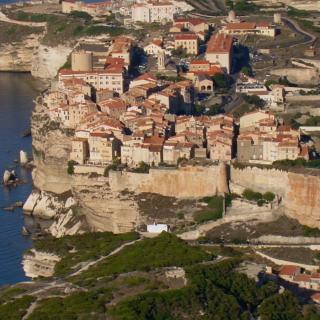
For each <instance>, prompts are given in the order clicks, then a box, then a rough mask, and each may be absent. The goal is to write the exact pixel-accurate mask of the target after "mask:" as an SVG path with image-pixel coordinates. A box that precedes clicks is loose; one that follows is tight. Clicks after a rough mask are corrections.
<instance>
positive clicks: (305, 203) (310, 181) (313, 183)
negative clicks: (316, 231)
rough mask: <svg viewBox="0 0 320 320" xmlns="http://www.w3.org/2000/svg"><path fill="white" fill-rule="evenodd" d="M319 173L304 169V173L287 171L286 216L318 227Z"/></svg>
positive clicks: (319, 223)
mask: <svg viewBox="0 0 320 320" xmlns="http://www.w3.org/2000/svg"><path fill="white" fill-rule="evenodd" d="M319 174H320V173H317V172H316V171H313V172H312V171H311V170H310V171H309V170H306V171H305V174H303V173H296V172H289V173H288V185H287V194H286V197H285V199H284V201H285V207H286V213H287V215H288V216H290V217H292V218H295V219H297V220H299V221H300V222H301V223H302V224H305V225H308V226H310V227H317V228H320V175H319Z"/></svg>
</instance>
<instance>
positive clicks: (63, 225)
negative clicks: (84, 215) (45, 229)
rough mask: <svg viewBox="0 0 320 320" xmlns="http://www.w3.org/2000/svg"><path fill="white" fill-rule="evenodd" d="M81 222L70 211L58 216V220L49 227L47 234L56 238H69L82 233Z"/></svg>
mask: <svg viewBox="0 0 320 320" xmlns="http://www.w3.org/2000/svg"><path fill="white" fill-rule="evenodd" d="M82 227H83V225H82V221H80V220H77V219H76V218H75V217H74V214H73V211H72V210H71V209H70V210H69V211H68V212H67V213H66V214H60V215H59V217H58V219H57V220H56V221H55V222H54V223H53V224H52V225H51V226H50V228H49V232H50V233H51V234H52V235H53V236H54V237H56V238H61V237H64V236H71V235H74V234H78V233H83V231H82Z"/></svg>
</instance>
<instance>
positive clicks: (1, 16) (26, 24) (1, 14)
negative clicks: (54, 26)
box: [0, 11, 47, 29]
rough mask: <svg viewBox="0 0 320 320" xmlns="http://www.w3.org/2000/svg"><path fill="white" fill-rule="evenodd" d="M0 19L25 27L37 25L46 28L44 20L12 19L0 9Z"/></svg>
mask: <svg viewBox="0 0 320 320" xmlns="http://www.w3.org/2000/svg"><path fill="white" fill-rule="evenodd" d="M0 21H3V22H9V23H13V24H18V25H20V26H25V27H39V28H45V29H46V28H47V23H46V22H31V21H20V20H13V19H10V18H8V17H7V16H6V15H5V14H4V13H3V12H2V11H0Z"/></svg>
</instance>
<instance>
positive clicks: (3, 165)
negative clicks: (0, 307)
mask: <svg viewBox="0 0 320 320" xmlns="http://www.w3.org/2000/svg"><path fill="white" fill-rule="evenodd" d="M36 95H37V90H36V89H35V83H34V80H32V78H31V75H29V74H22V73H21V74H17V73H16V74H15V73H0V178H1V183H2V177H3V171H4V170H5V169H7V168H13V167H15V168H14V169H15V171H16V173H17V174H18V176H19V178H21V179H22V180H24V182H25V183H24V184H22V185H19V186H17V187H16V188H6V187H4V186H3V185H2V184H0V286H2V285H4V284H12V283H15V282H18V281H23V280H26V279H27V278H26V277H25V275H24V272H23V270H22V265H21V258H22V253H23V252H24V251H25V250H26V249H27V248H29V247H30V246H31V240H30V238H29V237H25V236H22V234H21V229H22V227H23V225H24V223H25V218H24V216H23V214H22V210H21V209H20V208H17V209H16V210H15V211H14V212H8V211H4V210H3V209H2V208H3V207H6V206H8V205H10V204H12V203H14V202H16V201H25V200H26V199H27V197H28V195H29V194H30V192H31V189H32V181H31V172H30V170H25V169H22V168H20V167H19V166H18V165H17V164H16V163H15V162H14V160H15V159H18V158H19V152H20V150H25V151H27V152H28V154H29V155H31V137H26V138H22V137H21V133H22V132H23V131H25V130H26V129H28V128H29V127H30V117H31V112H32V108H33V99H34V98H35V96H36ZM29 220H30V218H29ZM26 222H27V221H26Z"/></svg>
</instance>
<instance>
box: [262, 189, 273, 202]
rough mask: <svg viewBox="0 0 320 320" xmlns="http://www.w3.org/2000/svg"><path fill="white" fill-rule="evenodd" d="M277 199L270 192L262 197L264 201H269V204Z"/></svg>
mask: <svg viewBox="0 0 320 320" xmlns="http://www.w3.org/2000/svg"><path fill="white" fill-rule="evenodd" d="M275 197H276V196H275V194H274V193H272V192H270V191H268V192H266V193H264V194H263V195H262V198H263V199H264V200H266V201H268V202H272V201H273V200H274V198H275Z"/></svg>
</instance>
